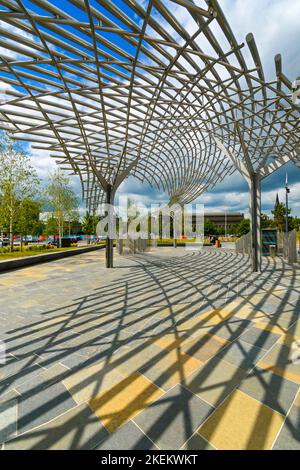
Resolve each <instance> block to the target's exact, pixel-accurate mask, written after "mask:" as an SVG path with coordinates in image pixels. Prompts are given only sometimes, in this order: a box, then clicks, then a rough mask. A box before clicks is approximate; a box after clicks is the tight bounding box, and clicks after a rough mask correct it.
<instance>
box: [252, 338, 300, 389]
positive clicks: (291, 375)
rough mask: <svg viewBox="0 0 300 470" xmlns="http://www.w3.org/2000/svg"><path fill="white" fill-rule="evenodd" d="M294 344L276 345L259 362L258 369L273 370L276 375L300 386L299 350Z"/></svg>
mask: <svg viewBox="0 0 300 470" xmlns="http://www.w3.org/2000/svg"><path fill="white" fill-rule="evenodd" d="M293 346H294V342H291V343H289V344H287V343H286V344H275V346H274V347H273V348H272V349H271V350H270V351H269V352H268V353H267V354H266V355H265V356H264V357H263V358H262V359H261V360H260V361H259V362H258V364H257V365H258V367H261V368H262V369H267V370H271V371H272V372H274V374H276V375H279V376H280V377H284V378H286V379H289V380H291V381H292V382H296V383H297V384H299V385H300V364H299V349H298V348H297V347H296V345H295V347H293Z"/></svg>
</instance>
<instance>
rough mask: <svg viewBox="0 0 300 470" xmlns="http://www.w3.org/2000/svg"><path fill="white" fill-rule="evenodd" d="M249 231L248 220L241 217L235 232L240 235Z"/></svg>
mask: <svg viewBox="0 0 300 470" xmlns="http://www.w3.org/2000/svg"><path fill="white" fill-rule="evenodd" d="M248 232H250V220H249V219H243V220H242V221H241V222H240V223H239V224H238V225H237V227H236V234H237V235H239V236H240V237H241V236H242V235H246V234H247V233H248Z"/></svg>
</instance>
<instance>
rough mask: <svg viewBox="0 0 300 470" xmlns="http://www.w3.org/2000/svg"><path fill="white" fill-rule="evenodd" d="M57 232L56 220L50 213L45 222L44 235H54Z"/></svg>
mask: <svg viewBox="0 0 300 470" xmlns="http://www.w3.org/2000/svg"><path fill="white" fill-rule="evenodd" d="M56 232H57V221H56V219H55V218H54V217H53V215H51V216H50V217H48V218H47V221H46V224H45V234H46V235H48V236H49V235H55V234H56Z"/></svg>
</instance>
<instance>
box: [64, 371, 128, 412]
mask: <svg viewBox="0 0 300 470" xmlns="http://www.w3.org/2000/svg"><path fill="white" fill-rule="evenodd" d="M122 379H123V376H122V375H121V373H120V372H119V371H117V370H116V369H108V368H105V363H104V362H99V363H97V364H94V365H92V366H90V367H85V368H84V369H80V370H79V371H78V372H75V373H74V374H72V375H70V376H69V377H67V378H66V379H64V380H63V384H64V385H65V387H66V388H67V389H68V390H69V392H70V393H71V395H72V397H73V399H74V400H75V401H76V402H77V403H83V402H88V401H89V400H90V399H91V398H92V397H94V396H95V395H97V394H99V392H100V391H102V390H105V389H107V388H109V387H111V386H112V385H114V384H115V383H117V382H119V381H120V380H122Z"/></svg>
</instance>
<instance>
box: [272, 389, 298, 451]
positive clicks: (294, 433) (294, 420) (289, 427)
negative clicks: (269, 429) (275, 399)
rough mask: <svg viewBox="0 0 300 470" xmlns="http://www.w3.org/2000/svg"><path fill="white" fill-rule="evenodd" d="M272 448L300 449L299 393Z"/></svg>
mask: <svg viewBox="0 0 300 470" xmlns="http://www.w3.org/2000/svg"><path fill="white" fill-rule="evenodd" d="M273 449H274V450H300V393H298V396H297V398H296V400H295V403H294V405H293V406H292V409H291V411H290V413H289V414H288V416H287V418H286V420H285V422H284V425H283V427H282V429H281V431H280V433H279V435H278V437H277V440H276V442H275V444H274V446H273Z"/></svg>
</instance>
